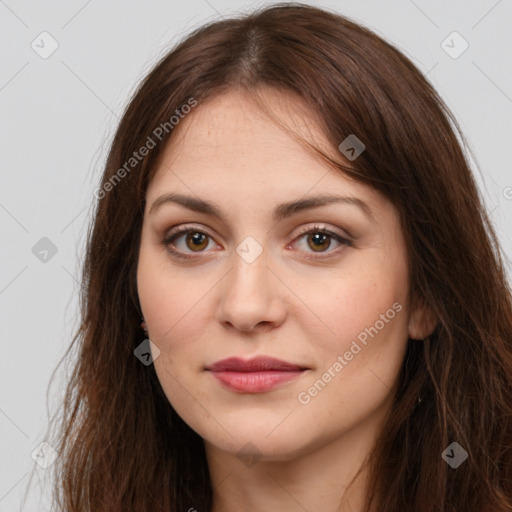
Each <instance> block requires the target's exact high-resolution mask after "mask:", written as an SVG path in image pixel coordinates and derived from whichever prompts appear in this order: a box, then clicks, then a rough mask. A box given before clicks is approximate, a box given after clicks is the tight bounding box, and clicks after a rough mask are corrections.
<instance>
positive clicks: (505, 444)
mask: <svg viewBox="0 0 512 512" xmlns="http://www.w3.org/2000/svg"><path fill="white" fill-rule="evenodd" d="M264 89H267V90H268V89H272V90H275V91H278V92H281V93H284V94H287V95H289V96H293V97H294V98H297V100H300V101H302V102H303V103H304V104H305V105H307V107H308V108H309V110H310V111H311V113H312V114H314V115H315V118H316V119H318V123H319V126H320V128H321V130H322V132H323V134H324V135H325V137H326V138H327V140H328V141H329V143H330V144H332V148H334V149H335V150H336V151H337V148H338V145H339V144H340V142H341V141H343V140H344V139H345V138H346V137H347V136H348V135H350V134H355V135H356V136H357V138H358V139H359V140H361V141H362V142H363V143H364V145H365V147H366V149H365V150H364V152H363V153H362V154H361V155H360V156H359V157H358V158H357V160H354V161H353V162H350V163H349V164H347V161H346V160H344V159H343V158H342V155H341V153H340V152H339V151H337V152H338V153H339V156H340V158H339V159H335V158H332V155H330V156H329V155H327V154H326V152H325V151H321V150H320V149H316V150H315V151H317V154H318V156H319V158H322V159H324V160H325V161H326V162H329V164H330V165H331V166H332V167H333V169H336V170H337V172H342V173H344V175H345V176H349V177H351V178H353V179H355V180H357V181H358V182H361V183H364V184H366V185H369V186H371V187H372V188H373V189H375V190H377V191H378V192H380V193H381V194H383V195H384V196H385V197H386V198H387V199H389V201H391V203H392V204H393V205H394V206H395V207H396V208H397V211H398V212H399V214H400V222H401V226H402V229H403V232H404V235H405V240H406V249H407V255H408V262H409V266H410V275H409V280H410V282H409V289H410V294H411V297H416V298H417V299H415V300H423V301H425V303H426V304H428V306H429V307H430V308H431V309H432V311H433V312H434V313H435V315H436V318H437V325H436V327H435V329H434V331H433V332H432V334H431V335H430V336H429V337H427V338H426V339H425V340H423V341H421V340H420V341H410V342H409V343H408V346H407V352H406V355H405V358H404V361H403V365H402V368H401V372H400V374H399V377H398V383H397V386H396V393H395V397H394V401H393V405H392V410H391V411H390V414H389V416H388V417H387V418H386V422H385V424H384V426H383V429H382V431H381V433H380V434H379V439H378V441H377V443H376V445H375V447H374V449H373V450H372V453H371V458H370V459H369V469H370V470H371V472H370V473H369V475H370V477H369V478H370V481H369V485H368V492H367V503H366V509H365V510H370V507H376V508H375V510H379V512H403V511H405V510H414V511H415V512H455V511H462V510H464V511H468V510H478V511H485V512H490V511H491V510H492V511H493V512H505V511H510V510H512V341H511V336H512V335H511V333H512V300H511V290H510V287H509V284H508V283H507V278H506V274H505V271H504V267H503V262H502V258H503V255H502V254H501V249H500V246H499V243H498V240H497V236H496V234H495V232H494V230H493V227H492V225H491V223H490V221H489V220H488V218H487V215H486V213H485V208H484V202H483V200H482V198H481V196H480V193H479V191H478V189H477V186H476V184H475V181H474V178H473V176H472V172H471V169H470V165H469V163H468V159H467V157H466V156H465V151H464V148H465V147H466V145H467V144H466V142H465V139H464V137H463V135H462V133H461V131H460V128H459V126H458V125H457V122H456V120H455V119H454V117H453V114H452V113H451V112H450V111H449V109H448V107H447V106H446V105H445V103H444V102H443V101H442V100H441V98H440V97H439V95H438V94H437V93H436V91H435V90H434V88H433V87H432V85H431V84H430V83H429V82H428V80H427V79H426V78H425V77H424V76H423V74H422V73H421V72H420V71H419V70H418V69H417V68H416V67H415V66H414V65H413V63H412V62H411V61H410V60H409V59H408V58H407V57H406V56H404V55H403V54H402V53H401V52H400V51H399V50H397V49H396V48H395V47H394V46H393V45H391V44H389V43H387V42H385V41H384V40H383V39H381V38H380V37H379V36H377V35H376V34H375V33H373V32H372V31H371V30H369V29H367V28H365V27H363V26H361V25H360V24H357V23H354V22H352V21H350V20H349V19H347V18H345V17H343V16H340V15H339V14H336V13H333V12H330V11H327V10H323V9H318V8H315V7H311V6H307V5H304V4H297V3H288V4H277V5H273V6H271V7H268V8H261V9H259V10H256V11H253V12H251V13H249V14H244V15H238V16H237V17H232V18H230V19H223V20H220V21H214V22H210V23H208V24H206V25H203V26H201V27H199V28H197V29H195V30H194V31H193V32H192V33H191V34H190V35H189V36H188V37H186V38H184V39H183V40H182V41H181V42H179V44H177V45H175V46H174V47H173V48H172V49H171V50H170V51H169V52H168V53H167V54H166V55H165V56H164V57H163V58H161V59H160V61H159V62H158V63H157V64H156V65H155V66H154V67H153V69H152V70H151V71H150V72H149V73H148V74H147V76H146V77H145V78H144V79H143V81H142V82H141V84H140V85H139V86H138V88H137V90H136V91H135V93H134V95H133V98H132V99H131V101H130V102H129V104H128V106H127V107H126V109H125V112H124V114H123V116H122V119H121V121H120V124H119V127H118V129H117V132H116V134H115V136H114V138H113V142H112V144H111V147H110V151H109V154H108V157H107V161H106V166H105V169H104V173H103V176H102V181H101V186H102V189H101V190H102V193H101V194H99V195H98V196H97V197H98V201H97V203H96V205H95V212H94V219H93V223H92V224H91V226H90V227H89V231H88V233H87V236H88V238H87V250H86V256H85V261H84V265H83V276H82V288H81V295H80V308H81V319H80V326H79V328H78V329H77V330H76V333H75V335H74V337H73V341H72V343H71V345H70V347H69V349H68V353H69V351H70V350H71V347H73V346H75V347H76V350H77V354H78V357H77V360H76V362H74V365H75V366H74V371H73V375H72V376H71V378H70V380H69V382H68V384H67V389H66V391H65V394H64V397H63V404H62V410H61V411H60V412H61V416H60V418H59V425H58V428H57V429H56V432H57V435H58V437H57V441H56V444H55V445H54V446H56V447H57V451H58V453H59V454H60V457H59V458H58V459H57V462H56V463H55V464H54V468H55V475H56V477H55V489H54V497H53V500H54V506H57V507H59V508H58V510H65V511H67V512H79V511H80V512H86V511H94V512H101V511H105V512H106V511H108V512H117V511H119V512H120V511H125V510H134V511H135V510H137V511H142V510H144V511H167V512H168V511H178V510H188V509H189V508H190V507H193V508H195V509H196V510H198V511H199V512H202V511H209V510H210V509H211V505H212V494H213V491H212V488H211V483H210V479H209V471H208V465H207V462H206V457H205V451H204V443H203V440H202V438H201V437H200V436H199V435H198V434H197V433H196V432H194V431H193V430H192V429H191V428H190V427H189V426H188V425H187V424H186V423H185V422H184V421H183V420H182V419H181V418H180V417H179V416H178V415H177V413H176V412H175V411H174V409H173V407H172V406H171V405H170V403H169V401H168V399H167V398H166V396H165V394H164V392H163V390H162V388H161V385H160V383H159V380H158V378H157V375H156V372H155V370H154V367H153V365H149V366H145V365H143V364H141V362H140V361H139V360H138V359H137V358H136V357H135V356H134V349H135V348H136V347H137V346H138V345H139V344H140V343H141V342H142V341H143V340H144V339H145V335H144V333H143V332H142V330H141V328H140V316H141V310H140V304H139V301H138V295H137V286H136V269H137V262H138V251H139V246H140V233H141V229H142V220H143V215H144V207H145V191H146V189H147V187H148V184H149V182H150V180H151V179H152V176H153V174H154V172H155V168H156V165H155V164H156V162H157V159H158V157H159V155H161V154H162V151H163V148H164V147H165V145H166V142H167V141H168V140H169V139H170V138H171V137H172V136H173V133H174V132H173V130H172V129H171V128H172V126H171V123H170V122H169V120H170V119H171V117H172V116H173V115H175V114H176V113H177V112H176V110H177V109H178V112H180V113H184V112H186V110H185V109H184V108H183V106H184V105H187V104H188V105H192V104H193V101H196V102H197V104H198V105H201V104H204V103H205V102H206V100H207V99H209V98H215V97H218V96H219V95H222V94H228V93H229V92H230V91H233V90H241V91H244V92H247V93H248V94H250V95H254V96H256V94H257V92H258V91H262V90H264ZM263 97H264V96H263ZM179 117H181V116H179ZM166 123H167V124H166ZM158 127H160V131H158V130H157V128H158ZM157 133H158V134H159V136H157V135H156V134H157ZM149 139H151V140H152V142H154V143H155V144H154V148H151V149H150V150H149V151H148V152H147V155H146V156H144V158H142V157H141V158H140V159H137V161H136V163H134V161H133V160H130V159H131V158H134V157H133V155H134V151H137V150H138V149H139V148H141V147H142V146H146V147H149ZM128 162H129V165H130V169H127V163H128ZM132 164H133V165H132ZM123 168H124V169H125V171H126V172H121V169H123ZM109 184H110V185H109ZM67 355H68V354H67ZM65 357H66V356H65ZM418 396H421V398H422V399H421V403H419V404H418ZM452 442H457V443H459V444H460V445H461V446H462V447H463V448H464V449H465V450H466V451H467V453H468V458H467V460H466V461H465V462H464V463H463V464H462V465H461V466H460V467H458V468H457V469H456V470H454V469H452V468H451V467H449V465H448V464H447V463H446V462H445V461H444V460H443V459H442V457H441V454H442V452H443V451H444V450H445V449H446V448H447V447H448V446H449V445H450V444H451V443H452Z"/></svg>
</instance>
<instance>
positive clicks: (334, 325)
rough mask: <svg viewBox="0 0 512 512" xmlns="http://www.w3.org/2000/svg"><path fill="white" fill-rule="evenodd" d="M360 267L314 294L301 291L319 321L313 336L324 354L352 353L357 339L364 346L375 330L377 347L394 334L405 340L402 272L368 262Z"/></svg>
mask: <svg viewBox="0 0 512 512" xmlns="http://www.w3.org/2000/svg"><path fill="white" fill-rule="evenodd" d="M360 267H361V268H355V267H352V268H351V269H350V271H347V272H346V273H344V274H343V275H336V276H334V277H332V278H330V279H329V280H328V281H326V282H325V283H324V286H323V287H315V290H316V292H315V293H314V294H312V293H311V287H309V288H308V290H309V292H308V294H307V295H305V294H306V292H307V291H308V290H306V289H304V290H301V291H300V294H302V296H307V299H308V300H307V306H308V308H309V309H310V310H311V311H313V312H314V313H315V316H314V317H312V318H317V320H315V321H314V322H313V323H311V324H310V326H309V328H310V330H311V331H312V332H311V335H312V336H314V333H315V332H316V333H317V335H316V336H314V337H315V339H316V340H317V343H318V344H317V346H318V347H319V348H320V347H321V348H322V350H323V351H325V352H329V353H331V352H332V351H337V352H339V351H343V352H344V351H345V350H349V349H350V345H351V342H352V340H355V339H357V338H358V336H359V339H360V340H361V341H362V342H364V340H365V337H366V338H370V335H369V333H368V331H369V330H370V331H371V332H372V333H373V334H375V329H373V327H375V326H376V328H377V330H378V331H379V336H378V337H375V340H378V341H377V343H374V345H378V344H379V343H380V344H381V343H384V341H385V339H386V338H388V337H390V336H391V334H392V333H396V334H397V335H398V337H399V338H400V339H402V338H403V336H402V335H403V333H405V332H406V331H405V328H406V326H407V317H406V314H405V304H406V299H407V282H406V275H405V273H404V272H403V269H402V268H399V267H397V266H394V267H390V266H389V264H388V265H386V266H383V265H382V264H371V262H369V261H366V262H363V261H362V262H361V265H360ZM394 304H395V307H393V305H394ZM398 310H400V311H398Z"/></svg>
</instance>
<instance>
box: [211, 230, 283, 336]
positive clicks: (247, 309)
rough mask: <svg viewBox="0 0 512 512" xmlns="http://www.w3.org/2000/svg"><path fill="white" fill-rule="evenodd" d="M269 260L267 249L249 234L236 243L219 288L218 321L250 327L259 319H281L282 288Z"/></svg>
mask: <svg viewBox="0 0 512 512" xmlns="http://www.w3.org/2000/svg"><path fill="white" fill-rule="evenodd" d="M269 260H270V253H269V251H267V250H264V248H263V247H262V246H261V245H260V244H258V243H257V242H256V241H255V240H254V239H252V240H251V239H250V237H247V238H246V239H244V240H243V241H242V242H241V243H240V244H239V245H238V246H237V247H236V251H234V252H233V254H232V257H231V261H230V267H231V269H230V271H229V272H228V274H227V276H226V281H225V283H224V286H223V290H222V297H221V300H220V307H219V320H220V321H221V322H223V323H226V322H228V323H230V324H232V325H233V326H235V327H237V328H238V329H241V330H251V329H252V328H253V327H254V326H256V325H258V324H259V323H265V324H268V323H269V322H270V323H275V324H280V323H281V322H282V321H283V319H284V315H285V312H286V308H285V304H284V300H285V299H284V297H283V295H282V292H283V290H282V287H281V286H279V280H278V279H277V278H276V277H275V276H274V274H273V272H272V270H271V266H272V263H271V261H269Z"/></svg>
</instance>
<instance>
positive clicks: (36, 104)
mask: <svg viewBox="0 0 512 512" xmlns="http://www.w3.org/2000/svg"><path fill="white" fill-rule="evenodd" d="M270 3H275V2H246V1H240V2H236V1H234V0H233V1H232V0H209V1H206V0H188V1H187V2H181V1H163V0H150V1H145V2H142V1H139V2H136V1H133V0H124V1H121V0H114V1H109V2H101V1H99V0H89V1H87V0H73V1H69V0H68V1H48V2H36V1H34V0H30V1H17V0H5V1H3V0H0V20H1V21H0V23H1V25H0V45H1V46H0V47H1V59H2V65H1V68H0V105H1V116H0V124H1V139H0V140H1V148H0V149H1V151H0V162H1V164H0V168H1V172H2V187H1V189H0V190H1V191H0V222H1V229H2V232H1V236H2V243H1V253H2V260H1V261H2V263H1V267H0V307H1V311H2V322H1V323H0V328H1V336H2V338H1V339H2V351H1V358H0V365H1V366H0V375H1V379H2V385H1V387H0V432H1V434H0V450H1V451H0V455H1V469H0V475H1V476H0V512H11V511H18V510H20V503H21V496H22V494H23V493H24V492H25V489H26V487H27V484H28V482H29V478H30V474H32V473H34V474H36V476H37V477H38V478H39V477H41V478H43V477H44V476H45V471H46V475H47V474H48V470H44V469H43V468H41V467H39V465H37V464H36V463H35V461H34V459H33V458H32V453H33V452H34V450H35V449H36V448H37V447H38V446H39V445H40V444H41V442H43V441H44V440H45V432H46V428H47V423H48V414H49V412H53V411H54V410H55V409H56V408H58V403H59V398H60V397H61V392H62V384H63V379H62V378H61V379H60V380H59V378H58V377H56V379H55V381H54V384H53V385H52V386H51V388H50V389H48V386H49V383H50V377H51V375H52V372H53V371H54V369H55V368H56V365H57V363H58V361H59V359H60V358H61V357H62V355H63V353H64V350H65V349H66V348H67V346H68V345H69V344H70V342H71V339H72V336H73V332H74V330H75V329H76V327H77V325H78V316H77V312H78V290H79V275H80V274H79V272H80V265H81V263H82V260H83V256H84V242H85V237H86V229H87V226H88V223H89V222H90V213H91V207H92V205H93V203H94V201H95V198H94V196H93V190H94V189H95V188H96V186H97V185H98V182H99V179H100V174H101V172H102V166H103V163H104V160H105V157H106V152H107V150H108V145H109V142H110V140H111V136H112V134H113V131H114V130H115V128H116V125H117V123H118V120H119V116H120V114H121V112H122V111H123V108H124V106H125V105H126V103H127V101H128V99H129V97H130V94H131V92H132V91H133V90H134V87H135V86H136V85H137V83H138V82H139V81H140V79H141V78H142V76H143V75H144V74H145V73H146V72H147V71H148V70H149V69H150V68H151V66H152V65H153V64H154V63H155V61H156V60H157V59H158V58H159V57H160V56H161V55H162V54H163V53H164V52H165V51H166V50H168V49H169V48H170V47H171V46H172V45H173V44H175V43H176V42H177V41H179V40H180V39H181V38H182V37H184V36H185V35H186V34H187V33H189V32H190V31H191V30H192V29H194V28H196V27H197V26H199V25H201V24H203V23H204V22H208V21H212V20H216V19H220V18H221V17H226V16H228V15H229V14H231V13H236V12H239V11H247V10H250V9H251V8H253V7H257V6H261V5H266V4H270ZM309 3H310V4H312V5H317V6H320V7H322V6H324V7H328V8H332V9H335V10H336V11H338V12H339V13H341V14H344V15H346V16H348V17H349V18H352V19H353V20H355V21H358V22H360V23H361V24H363V25H366V26H367V27H369V28H372V29H373V30H375V31H376V32H377V33H378V34H379V35H381V36H382V37H384V38H385V39H386V40H387V41H390V42H392V43H394V44H395V45H397V46H398V47H399V48H400V49H401V50H402V51H403V52H404V53H405V54H406V55H407V56H409V57H410V58H411V59H412V61H413V62H414V63H415V64H416V65H417V66H418V67H419V68H420V70H421V71H422V72H423V73H424V74H426V75H427V77H428V79H429V80H430V81H431V82H432V83H433V85H434V86H435V87H436V89H437V90H438V91H439V93H440V94H441V96H442V97H443V99H444V100H445V101H446V102H447V104H448V106H449V108H450V109H451V110H452V111H453V112H454V114H455V116H456V118H457V120H458V121H459V123H460V126H461V128H462V130H463V132H464V134H465V136H466V137H467V139H468V141H469V144H470V147H471V149H472V151H473V152H474V155H475V157H476V162H477V163H478V166H479V168H480V170H478V169H477V167H476V164H475V165H474V169H475V174H476V178H477V180H478V183H479V186H480V188H481V190H482V193H483V195H484V197H485V201H486V204H487V208H488V215H489V218H490V219H491V220H492V222H493V223H494V225H495V226H496V229H497V231H498V236H499V239H500V241H501V243H502V246H503V249H504V252H505V255H506V256H508V257H509V258H510V257H511V255H512V237H511V232H512V230H511V229H510V228H511V225H512V221H511V217H512V173H511V171H510V169H511V163H512V156H511V151H510V148H511V143H512V72H511V70H512V64H511V57H510V48H511V47H512V31H510V26H511V24H512V1H511V0H500V1H496V0H478V1H476V0H472V1H468V0H458V1H451V2H444V1H441V0H437V1H427V0H414V1H413V0H390V1H386V2H383V1H382V0H367V1H362V0H359V1H358V0H342V1H337V2H336V1H322V2H309ZM454 32H457V34H453V33H454ZM466 46H467V48H466ZM52 52H53V53H52ZM50 53H51V54H50ZM432 129H435V127H432ZM454 243H456V241H454ZM507 265H509V264H508V262H507ZM508 269H510V266H508ZM509 272H510V270H509ZM509 275H510V273H509ZM47 391H49V394H48V396H47ZM36 482H37V479H36V480H35V481H34V483H33V484H32V485H36ZM30 488H32V486H31V487H30ZM49 491H50V489H49V486H48V485H47V486H46V487H45V488H44V490H41V489H37V488H34V490H33V491H32V492H31V493H30V495H29V499H28V501H27V504H26V506H25V508H23V510H28V511H35V510H38V511H44V510H49V507H48V498H47V495H48V493H49ZM39 500H41V502H40V503H39Z"/></svg>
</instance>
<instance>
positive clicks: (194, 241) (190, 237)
mask: <svg viewBox="0 0 512 512" xmlns="http://www.w3.org/2000/svg"><path fill="white" fill-rule="evenodd" d="M185 244H186V245H187V247H188V248H189V249H191V250H192V251H194V252H197V251H202V250H203V249H204V248H205V247H207V246H208V237H207V235H205V234H204V233H201V232H199V231H194V232H190V233H188V234H187V236H186V238H185Z"/></svg>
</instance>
